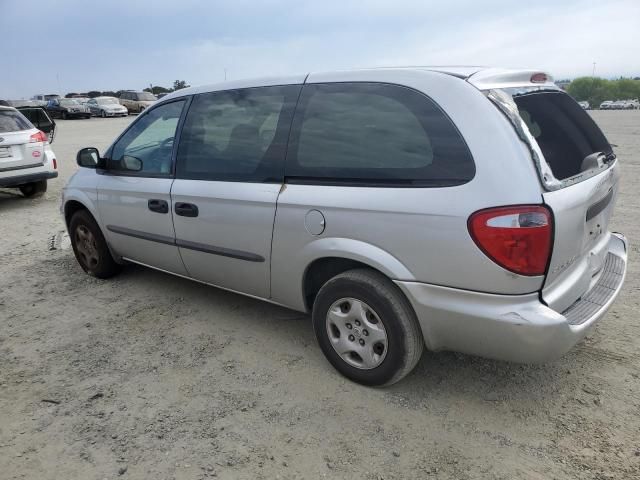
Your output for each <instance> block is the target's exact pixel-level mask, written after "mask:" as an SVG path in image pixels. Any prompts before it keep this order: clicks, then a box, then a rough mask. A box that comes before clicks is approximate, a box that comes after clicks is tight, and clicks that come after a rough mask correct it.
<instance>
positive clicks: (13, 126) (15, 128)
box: [0, 110, 34, 133]
mask: <svg viewBox="0 0 640 480" xmlns="http://www.w3.org/2000/svg"><path fill="white" fill-rule="evenodd" d="M32 128H34V126H33V125H31V123H30V122H29V120H27V119H26V118H25V116H24V115H22V114H21V113H20V112H17V111H15V110H0V133H1V132H19V131H20V130H31V129H32Z"/></svg>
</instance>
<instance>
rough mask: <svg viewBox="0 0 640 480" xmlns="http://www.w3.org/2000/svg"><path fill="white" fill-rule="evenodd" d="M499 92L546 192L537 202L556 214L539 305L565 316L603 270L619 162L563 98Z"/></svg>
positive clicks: (537, 91) (534, 90)
mask: <svg viewBox="0 0 640 480" xmlns="http://www.w3.org/2000/svg"><path fill="white" fill-rule="evenodd" d="M501 91H502V93H503V94H504V93H506V94H508V95H509V96H510V97H511V99H512V101H513V102H514V103H515V106H516V107H517V112H518V114H519V117H520V119H521V121H522V122H521V125H522V124H524V125H523V126H522V128H523V129H526V131H527V133H528V134H529V135H526V137H527V140H528V143H529V144H530V148H531V149H532V157H533V158H534V161H536V162H537V163H538V165H537V167H538V171H539V173H540V181H541V183H542V184H543V185H544V187H545V188H544V191H543V193H542V198H543V201H544V203H545V204H547V205H548V206H549V207H550V208H551V210H552V212H553V216H554V229H555V230H554V242H553V250H552V254H551V259H550V263H549V267H548V273H547V276H546V279H545V283H544V286H543V290H542V299H543V300H544V301H545V302H546V303H547V304H548V305H549V306H550V307H551V308H553V309H554V310H556V311H558V312H563V311H565V310H566V309H567V308H568V307H569V306H571V305H572V304H573V303H574V302H576V301H577V300H578V299H580V297H581V296H582V295H583V294H584V293H585V292H586V291H587V290H589V288H590V287H591V286H592V285H593V284H594V283H595V281H596V280H597V278H598V274H599V273H600V272H601V271H602V268H603V266H604V262H605V259H606V255H607V246H608V242H609V237H610V233H609V231H608V227H609V222H610V220H611V216H612V214H613V206H614V203H615V199H616V196H617V193H618V180H619V168H618V165H617V161H616V157H615V154H614V153H613V151H612V148H611V145H610V144H609V142H608V141H607V139H606V138H605V136H604V134H603V133H602V131H601V130H600V128H598V126H597V125H596V123H595V122H594V121H593V120H592V118H591V117H590V116H589V114H588V113H586V112H585V111H584V110H583V109H582V108H581V107H580V106H579V105H578V103H577V102H575V101H574V100H573V99H572V98H571V97H570V96H569V95H567V94H566V93H564V92H562V91H560V90H558V89H555V88H540V87H528V88H527V87H518V88H506V89H502V90H501ZM512 121H513V119H512ZM538 157H540V158H538Z"/></svg>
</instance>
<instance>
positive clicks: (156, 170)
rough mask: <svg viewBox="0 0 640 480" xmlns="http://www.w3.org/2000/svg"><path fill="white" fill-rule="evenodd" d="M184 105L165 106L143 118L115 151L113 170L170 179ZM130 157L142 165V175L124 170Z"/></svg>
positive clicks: (180, 103) (110, 168)
mask: <svg viewBox="0 0 640 480" xmlns="http://www.w3.org/2000/svg"><path fill="white" fill-rule="evenodd" d="M183 105H184V101H183V100H181V101H177V102H171V103H167V104H165V105H161V106H159V107H157V108H154V109H153V110H150V111H149V112H148V113H147V114H145V115H143V116H142V117H140V119H139V120H138V121H136V122H135V123H134V124H133V125H131V127H130V128H129V130H127V131H126V132H125V134H124V135H123V136H122V137H121V138H120V140H118V143H116V144H115V145H114V147H113V151H112V153H111V159H110V160H109V164H108V168H109V170H115V171H126V172H127V173H138V174H140V175H152V176H153V175H160V176H162V175H169V174H170V173H171V156H172V153H173V139H174V137H175V134H176V128H177V126H178V121H179V120H180V114H181V113H182V107H183ZM126 157H134V158H136V159H139V160H141V161H142V170H141V171H140V172H130V171H128V170H127V169H126V168H125V167H124V166H125V165H126V164H127V158H126Z"/></svg>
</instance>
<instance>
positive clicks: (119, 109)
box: [87, 97, 129, 118]
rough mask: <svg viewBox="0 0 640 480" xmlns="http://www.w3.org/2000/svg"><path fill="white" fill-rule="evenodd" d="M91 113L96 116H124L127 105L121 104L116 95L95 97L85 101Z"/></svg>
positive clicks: (126, 111)
mask: <svg viewBox="0 0 640 480" xmlns="http://www.w3.org/2000/svg"><path fill="white" fill-rule="evenodd" d="M87 107H89V111H90V112H91V115H94V116H96V117H103V118H104V117H119V116H122V117H126V116H127V115H128V114H129V111H128V110H127V107H125V106H124V105H121V104H120V102H119V101H118V99H117V98H116V97H96V98H92V99H90V100H89V101H88V102H87Z"/></svg>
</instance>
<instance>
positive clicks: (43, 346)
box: [0, 111, 640, 480]
mask: <svg viewBox="0 0 640 480" xmlns="http://www.w3.org/2000/svg"><path fill="white" fill-rule="evenodd" d="M593 115H594V116H595V118H596V120H597V121H598V123H599V124H600V125H601V126H602V127H603V128H604V130H605V132H606V133H607V135H608V136H609V139H610V140H611V142H613V143H614V144H617V145H618V148H617V152H618V154H619V158H620V161H621V164H622V172H623V179H622V189H621V194H620V196H619V200H618V207H617V212H616V215H615V218H614V221H613V225H612V229H613V230H617V231H621V232H624V233H625V234H626V235H627V236H628V237H629V238H630V240H631V252H630V253H631V256H630V264H629V272H628V276H627V282H626V285H625V288H624V291H623V292H622V295H621V296H620V298H619V300H618V302H617V303H616V304H615V305H614V306H613V308H612V309H611V311H610V312H609V314H608V315H607V316H606V318H605V319H604V320H603V321H602V322H600V324H599V325H598V326H597V328H596V329H595V330H594V331H593V332H592V333H591V335H590V336H589V337H588V338H587V339H586V340H585V341H584V342H582V343H581V344H580V345H579V346H578V347H577V348H575V349H574V350H573V351H572V352H570V353H569V354H568V355H566V356H565V357H564V358H562V359H561V360H559V361H557V362H554V363H550V364H547V365H542V366H529V365H516V364H509V363H502V362H495V361H490V360H484V359H480V358H475V357H469V356H464V355H458V354H453V353H426V354H425V355H424V357H423V359H422V361H421V362H420V364H419V365H418V368H417V369H416V370H415V372H414V373H413V374H411V375H410V376H409V377H407V378H406V379H405V380H404V381H402V382H400V383H399V384H396V385H394V386H393V387H390V388H385V389H370V388H365V387H361V386H359V385H356V384H354V383H350V382H349V381H346V380H345V379H343V378H342V377H341V376H339V375H338V374H337V373H336V372H334V371H333V370H332V369H331V367H330V366H329V364H328V363H327V362H326V361H325V359H324V357H323V356H322V354H321V352H320V350H319V349H318V347H317V346H316V343H315V340H314V337H313V333H312V329H311V325H310V320H309V318H308V317H306V316H304V315H301V314H298V313H296V312H292V311H288V310H285V309H282V308H279V307H276V306H273V305H269V304H266V303H261V302H258V301H254V300H251V299H248V298H245V297H242V296H238V295H234V294H231V293H226V292H223V291H220V290H217V289H214V288H210V287H206V286H203V285H200V284H196V283H192V282H189V281H187V280H183V279H180V278H174V277H171V276H169V275H165V274H162V273H159V272H155V271H151V270H147V269H144V268H141V267H134V266H132V267H129V268H127V269H126V270H125V271H124V272H123V274H121V275H120V276H118V277H116V278H115V279H112V280H109V281H99V280H96V279H93V278H90V277H88V276H86V275H85V274H84V273H83V272H82V271H81V270H80V268H79V267H78V266H77V264H76V262H75V260H74V258H73V255H72V252H71V250H70V249H69V248H68V242H66V241H65V239H64V237H63V236H62V235H60V232H61V231H63V230H64V226H63V222H62V220H61V218H60V216H59V214H58V202H59V198H60V189H61V187H62V185H63V184H64V182H65V181H66V179H67V178H68V177H69V176H70V175H71V174H72V173H73V172H74V171H75V169H76V168H77V167H76V166H75V152H76V151H77V150H78V148H80V147H82V146H90V145H93V146H97V147H99V148H104V147H106V146H107V144H108V143H109V142H110V141H111V140H112V139H113V138H114V137H115V135H116V134H117V133H118V132H119V131H121V130H122V129H123V128H124V127H125V126H126V125H127V124H128V122H129V121H130V119H126V118H125V119H92V120H76V121H59V122H58V125H59V131H58V134H57V138H56V141H55V142H54V144H53V148H54V150H55V152H56V153H57V155H58V161H59V163H60V165H61V176H60V178H58V179H57V180H54V181H52V182H50V184H49V191H48V192H47V194H46V195H45V196H44V197H43V198H40V199H35V200H27V199H24V198H22V197H20V196H19V195H18V194H16V193H14V192H12V191H10V190H3V191H0V225H1V226H2V242H1V243H0V272H1V275H0V478H1V479H3V480H4V479H23V478H27V479H35V478H38V479H72V478H74V479H75V478H81V479H94V478H95V479H103V478H144V479H150V478H153V479H204V478H210V477H215V478H222V479H225V478H229V479H231V478H233V479H235V478H248V479H254V478H258V479H259V478H265V479H271V478H282V479H286V478H349V479H356V478H364V479H400V478H434V479H479V478H496V479H514V478H517V479H529V478H531V479H550V478H556V479H565V478H571V479H574V478H578V479H632V478H640V415H639V414H640V360H639V359H638V356H637V352H638V347H639V346H640V340H639V339H640V327H639V324H638V313H637V312H638V310H639V308H640V305H639V298H640V297H639V295H638V290H640V277H639V274H640V266H639V264H638V261H639V260H638V259H639V258H640V256H639V255H638V243H637V239H638V238H640V196H639V195H638V193H637V191H638V190H637V188H638V187H637V186H638V184H639V183H640V111H633V112H621V111H611V112H593ZM51 248H53V249H51Z"/></svg>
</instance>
